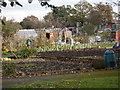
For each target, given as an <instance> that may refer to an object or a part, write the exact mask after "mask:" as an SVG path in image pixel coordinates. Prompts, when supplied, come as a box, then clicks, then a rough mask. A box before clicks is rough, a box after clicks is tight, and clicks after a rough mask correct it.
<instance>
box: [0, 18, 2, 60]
mask: <svg viewBox="0 0 120 90" xmlns="http://www.w3.org/2000/svg"><path fill="white" fill-rule="evenodd" d="M0 58H2V23H1V20H0Z"/></svg>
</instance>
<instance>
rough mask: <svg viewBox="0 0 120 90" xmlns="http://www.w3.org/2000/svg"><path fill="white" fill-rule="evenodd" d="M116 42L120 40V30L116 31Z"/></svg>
mask: <svg viewBox="0 0 120 90" xmlns="http://www.w3.org/2000/svg"><path fill="white" fill-rule="evenodd" d="M116 42H120V30H117V31H116Z"/></svg>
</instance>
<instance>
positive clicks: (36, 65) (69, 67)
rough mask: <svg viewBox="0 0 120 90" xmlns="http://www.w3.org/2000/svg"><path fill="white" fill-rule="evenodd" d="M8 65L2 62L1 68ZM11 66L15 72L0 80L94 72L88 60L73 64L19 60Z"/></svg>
mask: <svg viewBox="0 0 120 90" xmlns="http://www.w3.org/2000/svg"><path fill="white" fill-rule="evenodd" d="M16 61H17V60H16ZM9 63H11V62H3V67H4V66H5V65H8V64H9ZM12 64H13V65H15V70H16V72H15V73H13V74H11V75H9V76H6V75H3V77H2V78H17V77H31V76H43V75H54V74H57V75H59V74H68V73H80V72H89V71H94V69H92V63H91V62H88V60H83V61H81V62H80V61H79V62H75V61H74V62H73V61H66V60H63V61H60V60H57V59H56V60H52V59H41V58H39V59H38V58H34V59H33V58H32V59H31V58H30V59H26V60H19V62H18V61H17V62H15V61H13V62H12ZM3 71H4V70H3Z"/></svg>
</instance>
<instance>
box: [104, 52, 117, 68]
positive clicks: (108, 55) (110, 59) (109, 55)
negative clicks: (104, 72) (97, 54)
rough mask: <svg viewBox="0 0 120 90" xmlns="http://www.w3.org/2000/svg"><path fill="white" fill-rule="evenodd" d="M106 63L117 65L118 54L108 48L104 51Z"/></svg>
mask: <svg viewBox="0 0 120 90" xmlns="http://www.w3.org/2000/svg"><path fill="white" fill-rule="evenodd" d="M104 58H105V64H106V66H107V67H116V66H117V64H116V56H115V53H114V51H113V50H106V51H105V53H104Z"/></svg>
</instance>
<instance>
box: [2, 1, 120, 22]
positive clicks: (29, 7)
mask: <svg viewBox="0 0 120 90" xmlns="http://www.w3.org/2000/svg"><path fill="white" fill-rule="evenodd" d="M18 1H19V2H20V3H21V4H22V5H23V7H20V6H18V5H16V6H14V7H10V5H7V7H6V8H2V13H1V15H2V17H3V16H5V17H6V18H7V19H15V21H18V22H20V21H22V20H23V19H24V18H25V17H27V16H31V15H34V16H36V17H38V18H39V19H43V16H45V15H46V14H47V13H48V12H50V11H51V9H50V8H45V7H42V6H41V5H40V3H39V2H38V0H33V2H32V4H29V3H28V0H18ZM79 1H80V0H50V2H49V4H52V5H55V6H62V5H72V6H74V5H75V4H77V3H78V2H79ZM86 1H88V2H89V3H91V4H92V3H98V2H112V1H114V0H86ZM115 1H116V0H115ZM8 4H9V2H8ZM117 9H118V7H114V11H115V12H117Z"/></svg>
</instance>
